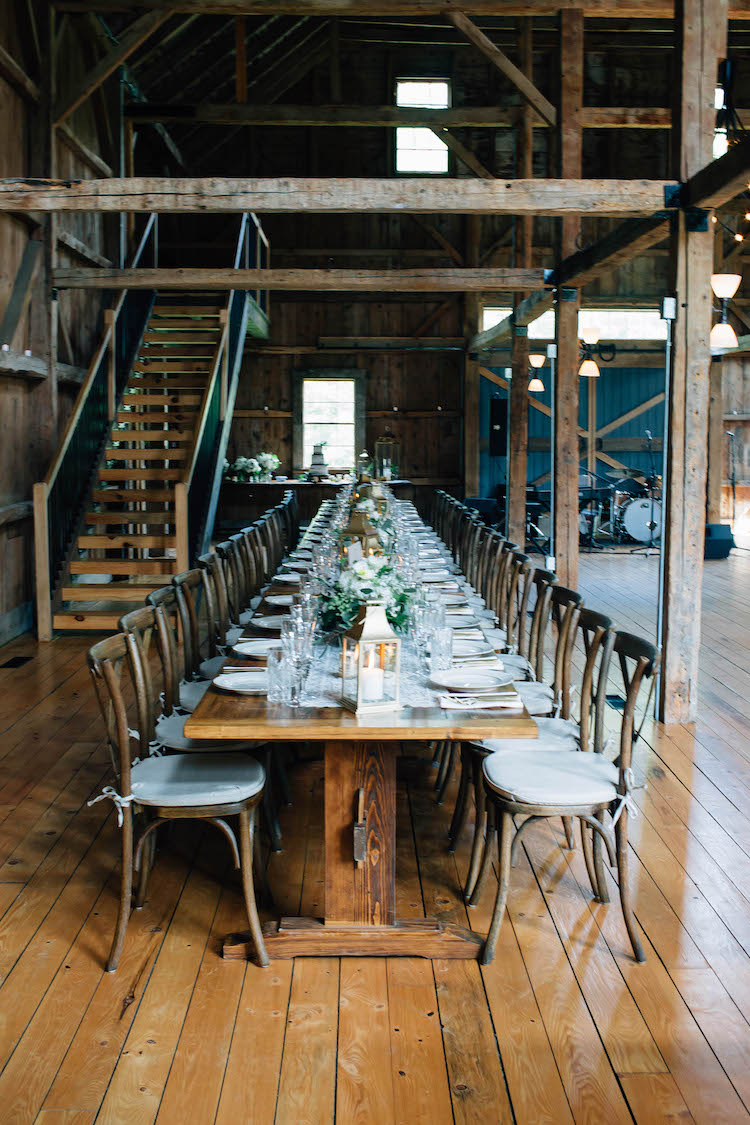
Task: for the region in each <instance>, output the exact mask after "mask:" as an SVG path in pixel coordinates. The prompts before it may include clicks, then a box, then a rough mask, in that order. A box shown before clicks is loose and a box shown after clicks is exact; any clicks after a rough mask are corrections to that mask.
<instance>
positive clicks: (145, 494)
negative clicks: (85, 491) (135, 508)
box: [91, 488, 174, 504]
mask: <svg viewBox="0 0 750 1125" xmlns="http://www.w3.org/2000/svg"><path fill="white" fill-rule="evenodd" d="M143 500H146V501H151V502H152V503H154V504H163V503H167V504H173V503H174V492H173V491H172V490H171V489H166V488H165V489H160V488H150V489H149V488H95V489H94V491H93V492H92V494H91V502H92V503H93V504H128V503H132V504H136V503H140V502H141V501H143Z"/></svg>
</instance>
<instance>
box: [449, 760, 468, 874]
mask: <svg viewBox="0 0 750 1125" xmlns="http://www.w3.org/2000/svg"><path fill="white" fill-rule="evenodd" d="M469 771H470V765H469V761H468V757H467V751H466V750H464V748H463V746H462V747H461V779H460V781H459V784H458V795H457V796H456V807H455V809H454V810H453V819H452V820H451V826H450V828H449V829H448V839H449V840H450V847H449V848H448V851H449V852H455V850H456V845H457V843H458V840H459V838H460V836H461V833H462V832H463V830H464V827H465V825H466V820H467V818H468V815H469Z"/></svg>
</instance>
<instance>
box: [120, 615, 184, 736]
mask: <svg viewBox="0 0 750 1125" xmlns="http://www.w3.org/2000/svg"><path fill="white" fill-rule="evenodd" d="M117 624H118V627H119V629H120V630H121V632H123V633H129V634H130V635H131V636H132V637H133V639H134V641H135V647H136V651H137V653H138V658H139V660H140V663H141V666H142V668H141V676H140V678H139V680H138V682H140V680H142V681H143V683H142V690H143V692H144V693H145V694H144V698H145V701H146V704H147V707H148V720H147V726H148V730H149V731H153V725H154V724H155V722H156V719H157V711H158V710H159V708H158V706H157V701H158V700H159V691H158V688H159V687H160V688H161V702H162V710H163V712H164V714H165V715H171V713H172V711H173V710H174V707H175V705H176V704H177V703H178V702H179V698H180V696H179V691H180V688H179V681H178V680H177V667H176V656H175V653H174V644H173V642H174V634H173V633H172V630H171V627H170V626H169V623H168V621H167V617H166V614H165V612H164V609H163V607H162V606H154V605H144V606H141V608H140V609H133V610H131V611H130V613H125V614H123V616H122V617H121V618H120V620H119V621H118V623H117ZM154 650H155V651H156V655H157V657H158V662H159V671H160V673H161V675H160V681H159V683H158V684H155V683H154V678H153V673H152V667H153V653H154ZM150 737H152V735H151V734H150V735H149V738H150Z"/></svg>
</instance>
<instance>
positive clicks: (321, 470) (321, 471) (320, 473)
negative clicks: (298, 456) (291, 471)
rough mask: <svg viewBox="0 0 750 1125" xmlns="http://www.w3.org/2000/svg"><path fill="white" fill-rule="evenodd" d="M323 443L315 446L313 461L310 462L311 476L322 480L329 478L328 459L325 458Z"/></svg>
mask: <svg viewBox="0 0 750 1125" xmlns="http://www.w3.org/2000/svg"><path fill="white" fill-rule="evenodd" d="M323 444H324V443H323V442H321V443H320V445H314V446H313V454H312V459H311V461H310V476H311V477H317V478H320V479H322V478H323V477H327V476H328V466H327V465H326V459H325V457H324V456H323Z"/></svg>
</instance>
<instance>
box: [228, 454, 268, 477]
mask: <svg viewBox="0 0 750 1125" xmlns="http://www.w3.org/2000/svg"><path fill="white" fill-rule="evenodd" d="M224 466H225V470H228V471H229V472H230V473H231V474H232V476H233V477H234V479H235V480H257V479H258V477H259V476H260V465H259V464H258V462H257V460H256V459H255V457H238V458H237V460H236V461H234V462H233V463H232V464H231V465H230V464H229V462H228V461H225V462H224Z"/></svg>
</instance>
